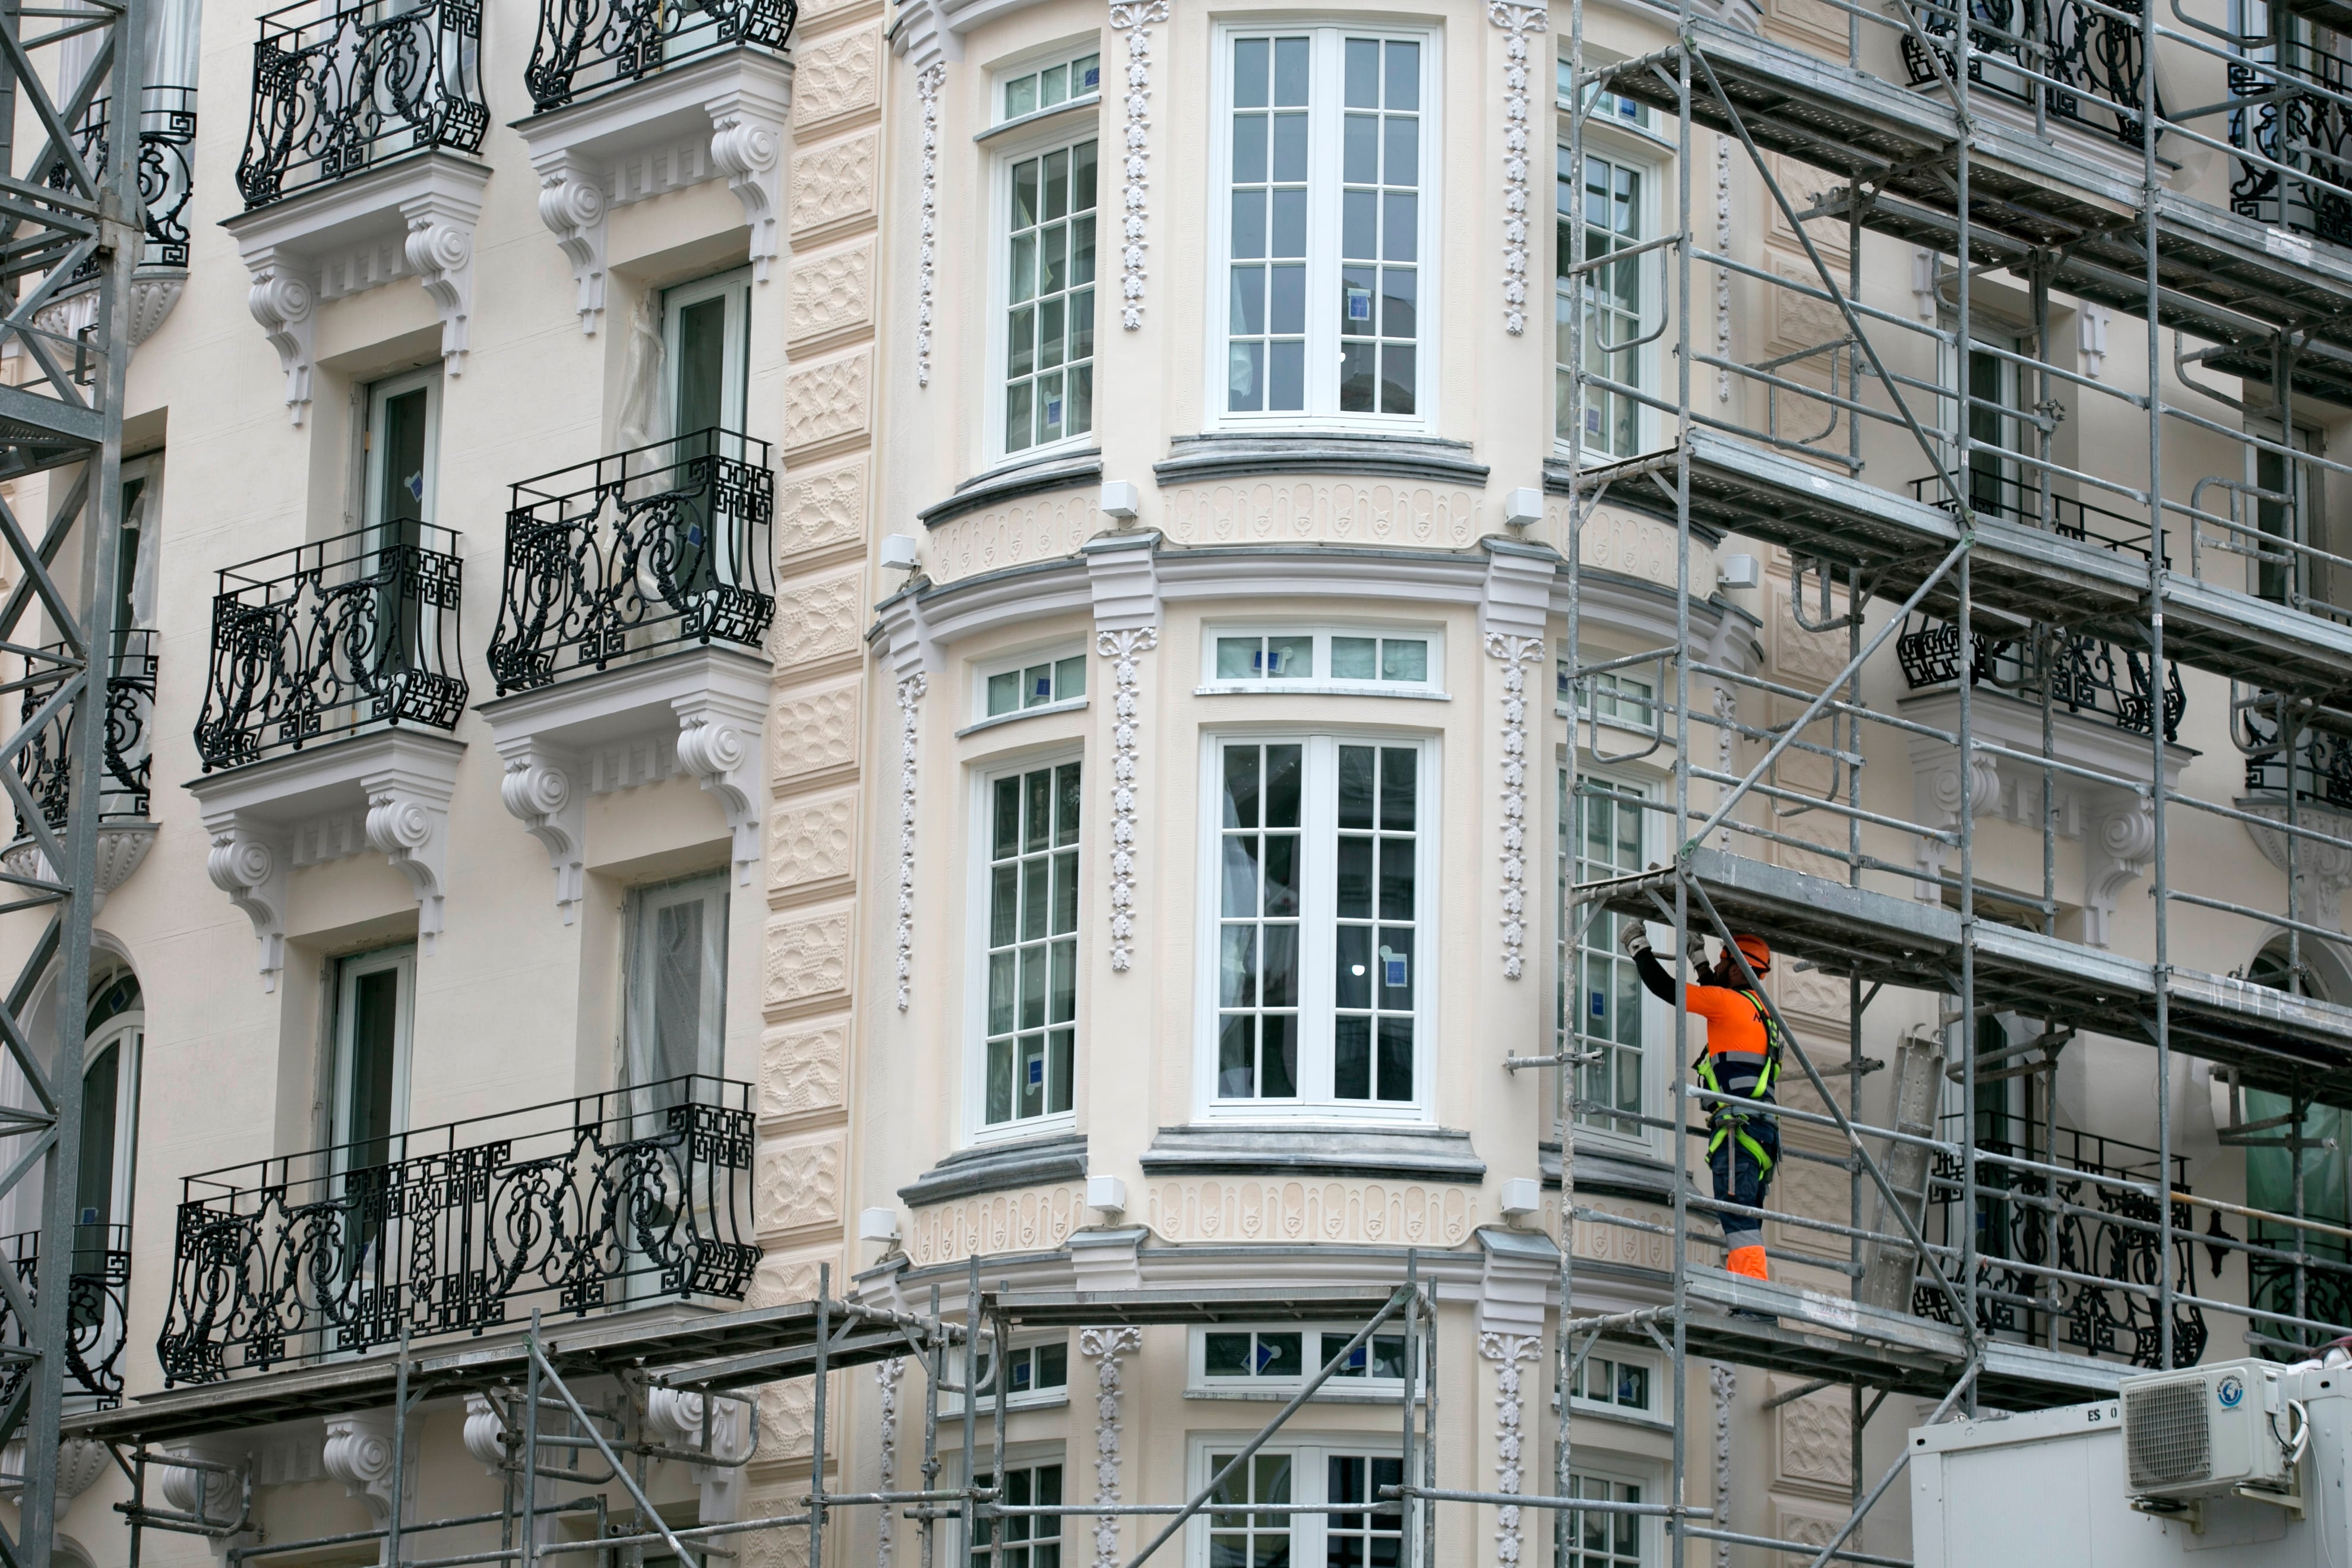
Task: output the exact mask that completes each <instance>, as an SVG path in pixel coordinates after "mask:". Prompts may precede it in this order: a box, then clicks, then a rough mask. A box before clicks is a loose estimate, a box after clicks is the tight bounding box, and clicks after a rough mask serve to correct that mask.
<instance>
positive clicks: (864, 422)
mask: <svg viewBox="0 0 2352 1568" xmlns="http://www.w3.org/2000/svg"><path fill="white" fill-rule="evenodd" d="M873 364H874V355H873V351H872V350H870V349H862V348H861V349H856V350H854V351H852V352H851V353H845V354H840V355H837V356H836V357H835V358H832V359H826V360H819V361H817V362H816V363H813V364H806V365H802V366H798V367H796V368H794V369H793V370H790V371H787V372H786V373H785V374H784V439H783V448H784V451H785V452H786V453H788V454H789V453H796V452H805V451H808V450H810V449H812V448H815V447H825V446H828V445H830V444H832V443H835V442H837V441H842V440H845V439H846V438H848V437H855V436H863V435H864V434H866V432H867V431H868V430H869V429H871V428H872V421H873V409H872V406H871V395H872V389H873V382H874V377H873Z"/></svg>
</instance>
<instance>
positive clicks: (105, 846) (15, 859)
mask: <svg viewBox="0 0 2352 1568" xmlns="http://www.w3.org/2000/svg"><path fill="white" fill-rule="evenodd" d="M153 847H155V825H154V824H153V823H152V822H103V823H100V824H99V828H98V885H97V886H96V888H95V889H92V891H91V894H90V900H89V907H90V912H91V913H93V914H95V913H97V912H98V911H99V910H103V909H105V908H106V896H107V895H108V894H109V893H111V892H112V891H114V889H117V888H119V887H121V886H122V884H123V883H125V882H127V881H129V880H131V872H133V871H136V870H137V869H139V868H140V866H141V865H142V863H143V862H144V861H145V860H146V858H147V851H149V850H150V849H152V848H153ZM0 866H5V867H7V868H8V869H9V870H10V871H12V872H14V873H15V874H16V875H17V876H19V877H36V878H38V879H40V880H42V881H44V882H54V881H57V880H58V876H57V874H56V873H55V872H53V871H51V870H50V869H49V858H48V857H47V856H46V855H44V854H42V853H41V849H40V846H39V845H38V844H36V843H35V842H33V841H32V840H31V839H26V840H25V841H24V842H23V843H21V844H12V845H10V846H9V847H7V848H6V849H5V850H0Z"/></svg>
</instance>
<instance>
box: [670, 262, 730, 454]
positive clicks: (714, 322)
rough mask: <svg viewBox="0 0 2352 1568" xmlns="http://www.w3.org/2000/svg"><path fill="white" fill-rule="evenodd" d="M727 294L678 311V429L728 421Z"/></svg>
mask: <svg viewBox="0 0 2352 1568" xmlns="http://www.w3.org/2000/svg"><path fill="white" fill-rule="evenodd" d="M726 388H727V297H726V296H725V295H723V294H721V295H718V296H716V297H714V298H711V299H709V300H697V301H695V303H693V304H691V305H688V306H686V307H685V308H683V309H682V310H679V311H678V313H677V433H678V434H679V435H681V436H684V435H689V434H691V433H692V432H694V431H697V430H709V429H711V428H713V427H714V426H721V425H724V424H726V423H727V405H726Z"/></svg>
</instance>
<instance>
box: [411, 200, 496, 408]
mask: <svg viewBox="0 0 2352 1568" xmlns="http://www.w3.org/2000/svg"><path fill="white" fill-rule="evenodd" d="M481 210H482V204H481V199H480V195H479V194H478V193H476V194H475V195H473V196H472V197H470V198H468V197H465V196H460V195H457V194H455V193H454V192H449V191H432V192H428V193H426V194H425V195H420V196H416V197H414V198H412V199H411V200H409V201H405V202H403V203H402V204H401V205H400V215H401V216H403V217H404V218H406V219H407V220H408V247H407V254H408V265H409V267H410V268H411V269H412V270H414V271H415V274H416V278H417V281H418V282H420V283H422V284H424V285H425V294H426V295H427V296H428V297H430V298H431V300H433V308H434V310H436V311H438V312H439V314H440V317H441V366H442V369H443V370H444V371H445V372H446V373H447V374H450V375H452V376H459V375H463V374H466V332H467V325H468V324H469V323H470V322H471V321H472V319H473V314H474V220H475V218H476V217H477V216H479V215H480V213H481Z"/></svg>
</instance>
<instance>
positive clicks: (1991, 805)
mask: <svg viewBox="0 0 2352 1568" xmlns="http://www.w3.org/2000/svg"><path fill="white" fill-rule="evenodd" d="M1915 793H1916V794H1919V795H1925V796H1926V798H1925V799H1922V800H1918V801H1916V802H1915V805H1916V810H1917V812H1918V820H1920V821H1921V822H1925V823H1929V824H1932V825H1933V826H1937V827H1938V828H1941V829H1943V830H1944V831H1945V832H1947V833H1948V832H1951V831H1952V830H1953V829H1955V828H1957V827H1958V826H1959V825H1960V768H1959V764H1958V763H1957V762H1952V761H1949V760H1948V761H1947V762H1946V763H1945V764H1944V766H1942V767H1940V768H1937V769H1935V770H1934V771H1933V772H1932V773H1927V774H1924V775H1920V776H1918V777H1917V778H1916V780H1915ZM1999 806H2000V761H1999V760H1998V759H1996V758H1993V757H1989V756H1986V755H1985V754H1984V753H1983V752H1971V753H1970V754H1969V816H1990V815H1991V814H1992V813H1993V812H1994V811H1995V810H1996V809H1997V808H1998V807H1999ZM1911 843H1912V858H1913V863H1914V864H1915V865H1916V866H1917V867H1918V868H1919V877H1918V879H1917V880H1916V881H1915V882H1913V883H1912V884H1911V896H1912V897H1913V898H1915V899H1916V900H1919V901H1920V902H1921V903H1923V904H1938V903H1941V902H1943V901H1944V886H1943V884H1942V883H1941V882H1940V881H1938V880H1937V878H1939V877H1941V876H1942V875H1943V874H1944V861H1945V859H1946V858H1948V856H1949V855H1950V854H1951V847H1950V846H1948V845H1947V844H1945V843H1943V842H1942V841H1941V840H1939V839H1934V838H1929V837H1927V836H1926V835H1924V834H1918V835H1914V836H1913V837H1912V840H1911Z"/></svg>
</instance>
